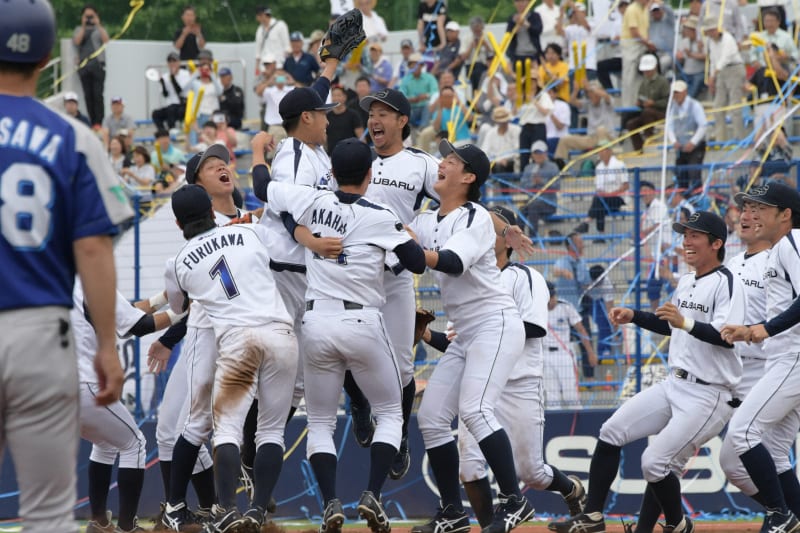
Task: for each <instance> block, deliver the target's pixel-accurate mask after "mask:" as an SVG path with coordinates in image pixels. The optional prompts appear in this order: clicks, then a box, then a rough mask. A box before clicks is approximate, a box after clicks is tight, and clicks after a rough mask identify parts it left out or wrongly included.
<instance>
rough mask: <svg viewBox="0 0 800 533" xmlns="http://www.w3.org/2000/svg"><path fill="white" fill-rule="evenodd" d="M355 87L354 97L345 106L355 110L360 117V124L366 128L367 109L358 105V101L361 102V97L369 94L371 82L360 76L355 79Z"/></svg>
mask: <svg viewBox="0 0 800 533" xmlns="http://www.w3.org/2000/svg"><path fill="white" fill-rule="evenodd" d="M355 87H356V90H355V93H356V94H355V98H352V99H350V100H348V102H347V106H348V107H349V108H350V109H352V110H353V111H355V112H356V114H357V115H358V116H359V117H360V118H361V125H362V126H363V127H364V128H365V129H366V127H367V120H368V119H369V111H365V110H364V109H362V107H361V106H360V105H359V102H361V99H362V98H364V97H365V96H369V94H370V92H371V91H370V89H371V87H372V82H371V81H370V79H369V78H368V77H366V76H361V77H360V78H358V79H357V80H356V85H355Z"/></svg>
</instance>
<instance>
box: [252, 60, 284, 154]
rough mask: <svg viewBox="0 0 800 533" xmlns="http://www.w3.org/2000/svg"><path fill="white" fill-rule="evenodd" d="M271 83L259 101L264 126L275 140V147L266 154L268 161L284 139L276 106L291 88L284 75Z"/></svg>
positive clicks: (281, 121)
mask: <svg viewBox="0 0 800 533" xmlns="http://www.w3.org/2000/svg"><path fill="white" fill-rule="evenodd" d="M273 82H274V83H267V84H266V86H265V87H264V88H263V89H262V91H261V101H262V102H263V103H264V125H265V126H266V129H267V132H268V133H269V134H270V135H272V137H273V139H274V140H275V147H273V149H272V150H270V152H269V153H268V154H267V159H270V160H271V159H272V157H273V156H274V155H275V148H276V147H277V146H278V144H279V143H280V142H281V141H282V140H284V139H285V138H286V130H285V129H283V119H282V118H281V115H280V113H279V112H278V106H279V105H280V103H281V100H283V97H284V96H286V95H287V94H288V93H289V92H290V91H291V90H292V87H291V86H290V85H288V84H287V83H286V76H285V75H284V74H279V75H277V76H275V78H274V79H273ZM259 87H260V86H259Z"/></svg>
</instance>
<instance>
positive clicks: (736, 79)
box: [703, 17, 745, 141]
mask: <svg viewBox="0 0 800 533" xmlns="http://www.w3.org/2000/svg"><path fill="white" fill-rule="evenodd" d="M717 22H718V21H717V19H716V18H715V17H706V18H705V20H704V21H703V32H704V33H705V35H706V36H707V37H708V58H709V62H708V89H709V90H710V91H711V94H713V95H714V107H715V108H716V109H719V108H722V107H725V106H736V105H739V104H740V103H741V101H742V97H743V96H744V83H742V80H744V79H745V68H744V61H743V60H742V55H741V54H740V53H739V46H738V45H737V44H736V40H735V39H734V38H733V35H731V34H730V32H728V31H724V30H722V31H720V29H719V28H717ZM725 113H726V112H725V111H722V112H720V113H718V114H717V117H716V119H715V121H714V137H715V140H716V141H725V140H727V139H728V136H727V135H726V133H725ZM729 113H730V115H731V122H732V125H733V135H734V137H735V138H736V139H742V138H744V117H743V116H742V109H741V107H739V108H736V109H732V110H730V111H729Z"/></svg>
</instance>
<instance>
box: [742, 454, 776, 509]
mask: <svg viewBox="0 0 800 533" xmlns="http://www.w3.org/2000/svg"><path fill="white" fill-rule="evenodd" d="M739 459H741V460H742V464H743V465H744V467H745V468H746V469H747V473H748V474H750V479H752V480H753V483H755V486H756V487H757V488H758V493H759V494H760V495H761V498H763V500H764V507H766V508H767V509H769V510H775V511H780V512H781V513H784V514H785V513H786V512H787V511H788V508H787V507H786V500H784V497H783V490H782V489H781V483H780V481H779V480H778V473H777V472H776V471H775V463H774V462H773V461H772V456H770V454H769V451H768V450H767V448H766V447H765V446H764V444H763V443H760V444H758V445H757V446H756V447H754V448H751V449H749V450H747V451H746V452H744V453H743V454H742V455H740V456H739Z"/></svg>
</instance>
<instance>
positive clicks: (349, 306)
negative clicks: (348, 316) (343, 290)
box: [306, 300, 364, 311]
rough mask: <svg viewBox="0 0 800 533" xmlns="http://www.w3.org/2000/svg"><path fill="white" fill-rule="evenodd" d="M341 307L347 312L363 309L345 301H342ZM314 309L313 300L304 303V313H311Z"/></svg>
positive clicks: (359, 305)
mask: <svg viewBox="0 0 800 533" xmlns="http://www.w3.org/2000/svg"><path fill="white" fill-rule="evenodd" d="M342 306H343V307H344V309H345V310H347V311H353V310H356V309H364V306H363V305H361V304H357V303H355V302H348V301H347V300H342ZM313 309H314V300H309V301H307V302H306V311H312V310H313Z"/></svg>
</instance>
